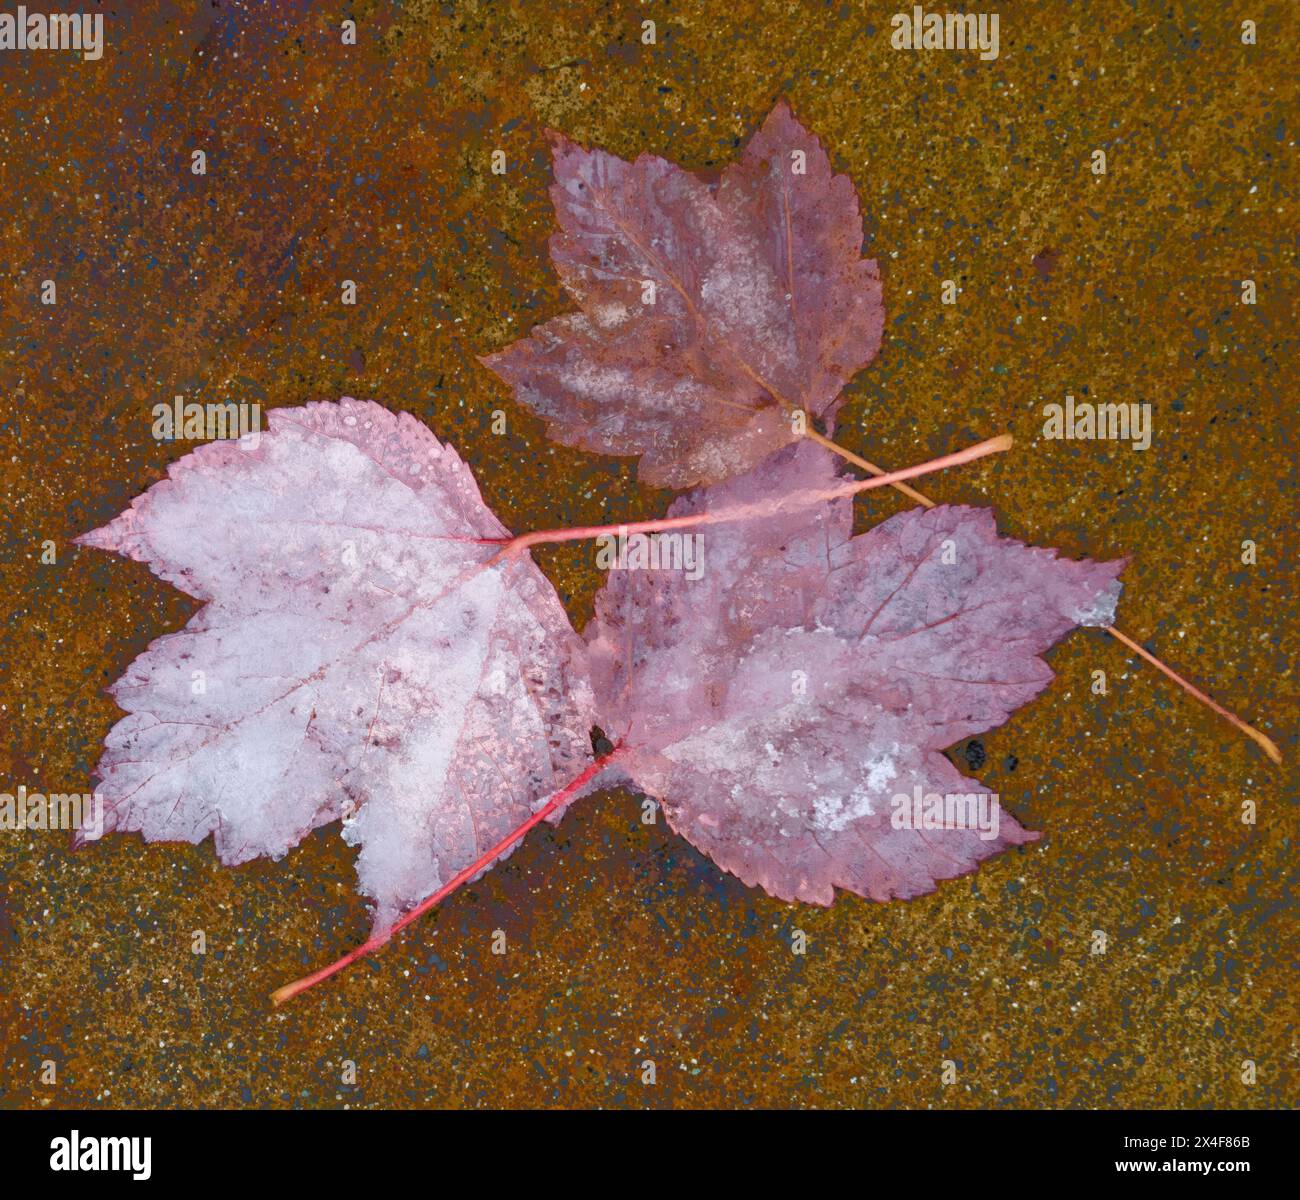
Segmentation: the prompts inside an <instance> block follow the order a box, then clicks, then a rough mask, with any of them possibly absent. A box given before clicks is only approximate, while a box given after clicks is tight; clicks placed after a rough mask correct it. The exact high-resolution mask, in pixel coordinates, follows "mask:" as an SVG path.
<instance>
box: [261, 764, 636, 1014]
mask: <svg viewBox="0 0 1300 1200" xmlns="http://www.w3.org/2000/svg"><path fill="white" fill-rule="evenodd" d="M621 750H622V747H621V746H620V745H616V746H615V747H614V749H613V750H611V751H610V752H609V753H608V754H605V755H603V756H601V757H600V758H598V759H596V761H595V762H593V763H591V764H590V765H589V766H588V767H587V768H586V770H584V771H583V772H582V774H581V775H579V776H578V777H577V778H576V779H574V780H573V781H572V782H571V783H569V784H567V785H565V787H563V788H561V789H560V791H558V792H556V793H555V795H554V796H552V797H551V798H550V799H549V800H548V801H547V802H546V803H545V804H543V805H542V807H541V808H539V809H538V810H537V811H536V812H535V813H533V815H532V816H530V817H529V818H528V820H526V821H524V822H523V823H522V824H520V825H517V826H515V828H514V829H512V830H511V831H510V832H509V833H508V834H506V836H505V837H503V838H502V839H501V840H500V841H499V842H497V844H496V845H495V846H493V847H492V849H490V850H488V851H485V852H484V853H483V854H481V855H480V856H479V857H478V858H476V859H475V860H474V861H473V862H472V863H470V865H469V866H468V867H466V868H465V869H464V870H463V871H460V872H458V873H457V874H456V875H455V876H453V877H452V879H451V881H450V882H449V883H447V884H445V885H444V886H443V887H441V888H439V889H438V891H436V892H434V894H433V895H432V896H430V897H428V899H426V900H422V901H420V903H419V904H417V905H416V906H415V907H414V908H413V909H411V911H410V912H408V913H404V914H403V915H402V916H401V917H400V918H399V919H398V920H397V921H395V922H394V923H393V924H392V925H391V926H389V928H387V929H385V930H384V931H383V932H382V933H376V934H371V935H370V937H369V938H367V939H366V940H365V941H364V942H362V943H361V945H360V946H358V947H356V949H355V950H349V951H348V953H347V954H345V955H343V957H342V958H338V959H335V960H334V962H332V963H330V964H329V966H327V967H322V968H321V969H320V970H319V971H313V972H312V973H311V974H310V975H304V976H303V977H302V978H301V979H296V980H294V982H293V983H286V984H285V985H284V987H282V988H277V989H276V990H275V991H274V992H272V993H271V1003H272V1004H275V1005H277V1006H279V1005H281V1004H283V1003H285V1001H287V1000H292V999H293V998H294V997H295V996H297V995H299V994H300V993H302V992H305V991H306V990H307V989H308V988H310V987H314V986H315V985H316V984H318V983H320V982H321V981H322V980H325V979H328V978H329V977H330V976H331V975H337V974H338V973H339V972H340V971H342V970H343V969H344V968H345V967H350V966H351V965H352V964H353V963H354V962H356V961H357V960H358V959H359V958H364V957H365V956H366V955H367V954H369V953H370V952H371V951H372V950H378V949H379V947H380V946H383V945H384V944H385V943H387V942H388V940H389V939H390V938H391V937H392V936H393V934H395V933H397V932H398V931H399V930H402V929H405V928H406V927H407V926H408V925H410V924H411V923H412V922H413V921H418V920H419V919H420V917H422V916H423V915H424V914H425V913H426V912H428V911H429V909H431V908H432V907H433V906H434V905H435V904H438V903H439V902H440V901H442V900H445V899H446V898H447V897H448V896H450V895H451V894H452V892H454V891H455V890H456V889H457V888H458V887H460V886H461V884H463V883H465V882H467V881H468V880H470V879H472V878H473V877H474V876H475V875H477V874H478V873H479V872H480V871H482V870H483V869H484V868H485V867H487V866H489V865H490V864H491V863H492V862H493V861H494V860H495V859H497V858H498V857H500V855H502V854H503V853H504V852H505V851H506V850H508V849H510V847H511V846H513V845H514V844H515V843H516V842H517V841H519V839H520V838H522V837H523V836H524V835H525V834H526V833H527V832H528V831H529V830H530V829H532V828H533V826H534V825H538V824H540V823H541V822H542V821H544V820H546V818H547V817H549V816H550V815H551V814H552V813H553V812H554V811H555V810H556V809H557V808H559V807H560V806H561V805H563V804H564V802H565V801H566V800H568V799H569V798H570V797H571V796H572V795H573V794H574V793H575V792H576V791H578V790H579V789H580V788H582V787H584V786H585V785H586V784H588V783H590V782H591V781H592V780H593V779H594V778H595V777H596V776H597V775H599V774H600V772H601V771H603V770H604V769H605V768H606V767H607V766H608V765H609V764H610V763H611V762H612V761H613V760H614V759H616V758H617V757H618V756H619V754H620V753H621Z"/></svg>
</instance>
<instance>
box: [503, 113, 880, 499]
mask: <svg viewBox="0 0 1300 1200" xmlns="http://www.w3.org/2000/svg"><path fill="white" fill-rule="evenodd" d="M554 154H555V183H554V185H553V186H552V188H551V196H552V199H553V201H554V203H555V211H556V216H557V219H558V221H559V225H560V229H559V232H557V233H556V234H554V235H553V236H552V238H551V247H550V248H551V259H552V261H553V262H554V264H555V267H556V270H557V271H558V272H559V275H560V279H561V280H562V282H563V283H564V286H565V287H566V288H567V289H568V291H569V293H570V294H571V295H572V296H573V297H574V299H575V300H576V301H577V302H578V304H579V305H580V306H581V308H580V311H578V312H575V313H571V314H568V315H566V316H562V317H559V318H557V319H556V320H553V321H549V322H547V323H546V324H544V325H541V326H539V327H537V328H536V329H534V330H533V331H532V333H531V335H530V336H529V337H527V338H524V339H522V340H520V341H518V342H515V343H514V344H513V345H511V346H508V347H506V348H505V349H504V350H502V351H500V352H499V353H497V354H494V355H491V356H489V357H488V358H486V359H485V360H484V361H485V362H486V363H487V364H488V365H489V366H490V367H491V368H492V369H493V370H494V371H496V372H497V373H498V374H499V375H500V376H501V377H502V378H503V379H505V380H506V381H507V382H509V383H511V384H512V385H514V387H515V390H516V393H517V395H518V397H519V399H520V400H521V401H523V402H524V403H525V404H527V405H528V406H529V407H530V408H532V409H533V410H534V411H535V412H537V413H538V414H539V415H541V416H542V417H544V418H545V419H546V421H547V424H548V428H549V430H550V433H551V435H552V436H553V437H555V438H556V439H557V440H559V441H562V442H565V443H566V444H568V445H574V446H581V447H583V448H584V449H587V450H595V451H599V452H601V453H606V454H624V455H641V456H642V458H641V465H640V474H641V477H642V478H643V479H644V480H645V481H646V482H647V483H652V484H659V485H663V486H668V487H688V486H691V485H693V484H696V483H700V482H704V483H709V482H713V481H716V480H720V479H723V478H726V477H727V476H730V475H734V474H738V473H740V472H743V471H745V470H748V469H749V468H750V467H752V466H754V465H755V464H756V463H758V462H759V461H760V460H761V459H763V458H764V457H765V456H766V455H767V454H768V453H770V452H771V451H772V450H775V449H778V448H780V447H781V446H783V445H786V444H788V443H790V442H792V441H794V440H795V439H796V436H797V434H796V432H795V429H794V426H793V423H792V420H791V413H792V411H793V410H794V409H797V408H803V409H806V410H807V411H808V412H809V413H811V414H812V415H813V416H814V417H818V418H823V419H825V420H827V421H829V420H830V419H832V418H833V416H834V412H835V409H836V408H837V406H838V402H837V397H838V396H839V393H840V390H841V388H842V387H843V386H844V384H845V383H846V382H847V381H848V379H849V378H850V377H851V376H852V375H853V374H854V373H855V372H856V371H857V370H858V369H859V368H860V367H862V366H864V365H865V364H866V363H867V362H869V361H870V360H871V359H872V358H873V357H874V356H875V353H876V350H877V349H878V348H879V345H880V334H881V328H882V326H883V322H884V310H883V308H882V306H881V290H880V280H879V277H878V275H877V272H876V264H875V262H874V261H870V260H865V259H863V258H862V257H861V250H862V221H861V218H860V215H859V212H858V202H857V196H856V195H855V193H854V190H853V185H852V183H851V182H850V181H849V180H848V178H846V177H845V176H842V175H840V176H837V175H835V174H834V173H833V172H832V170H831V166H830V161H829V159H828V158H827V156H826V152H825V151H824V150H823V148H822V146H821V143H820V142H818V140H817V139H816V138H815V137H813V136H812V134H810V133H809V132H808V131H807V130H806V129H804V128H803V127H802V126H801V125H800V124H799V122H798V121H796V120H795V118H794V117H793V115H792V114H791V112H790V110H789V108H788V107H787V106H786V105H785V104H784V103H780V104H778V105H777V107H776V108H775V109H774V110H773V111H772V113H771V115H770V116H769V117H768V119H767V121H766V123H765V124H764V125H763V127H762V129H760V130H759V132H758V133H756V134H755V135H754V137H753V139H752V140H751V141H750V143H749V145H748V147H747V148H746V150H745V152H744V154H743V156H742V157H741V159H740V160H739V161H738V162H737V163H735V164H733V165H732V166H731V167H729V168H728V169H727V170H726V171H725V172H724V173H723V175H722V177H721V179H720V181H718V182H712V181H707V180H704V179H702V178H699V177H697V176H695V175H692V174H690V173H689V172H686V171H683V170H681V169H680V168H679V167H676V166H674V165H673V164H672V163H670V162H667V161H665V160H664V159H662V158H657V157H656V156H654V155H651V154H643V155H641V157H639V158H638V159H637V160H636V161H635V162H626V161H624V160H623V159H620V158H617V157H615V156H614V155H612V154H607V153H605V152H604V151H603V150H584V149H582V148H581V147H580V146H577V145H575V144H574V143H572V142H570V141H568V140H566V139H564V138H562V137H557V138H556V140H555V147H554Z"/></svg>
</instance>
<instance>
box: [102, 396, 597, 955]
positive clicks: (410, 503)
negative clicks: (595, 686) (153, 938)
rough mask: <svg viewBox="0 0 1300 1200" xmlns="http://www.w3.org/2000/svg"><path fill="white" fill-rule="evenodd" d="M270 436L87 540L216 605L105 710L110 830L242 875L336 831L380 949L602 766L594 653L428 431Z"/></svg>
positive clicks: (135, 672)
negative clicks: (209, 848)
mask: <svg viewBox="0 0 1300 1200" xmlns="http://www.w3.org/2000/svg"><path fill="white" fill-rule="evenodd" d="M269 424H270V430H269V432H268V433H266V434H263V435H262V436H261V437H260V439H259V440H258V442H257V444H256V446H255V447H253V446H251V445H250V444H248V443H234V442H214V443H212V444H210V445H206V446H203V447H201V448H200V449H198V450H196V451H195V452H194V453H192V454H189V455H187V456H186V457H185V458H184V459H182V460H181V461H180V462H178V463H176V464H174V465H173V466H172V467H171V469H170V472H169V475H170V478H169V479H167V480H165V481H163V482H161V483H158V484H156V485H155V486H154V487H152V488H150V489H149V490H148V491H147V492H146V493H145V494H144V495H143V496H141V497H140V498H139V499H137V500H136V501H135V502H134V503H133V504H132V505H131V507H130V508H129V509H128V510H127V511H126V512H124V513H123V514H122V515H121V516H119V517H118V518H117V519H116V520H114V521H112V522H111V523H110V524H108V525H106V526H105V527H104V528H102V529H99V530H96V531H95V532H93V533H90V534H87V535H85V536H84V537H82V538H81V539H79V540H80V541H81V543H82V544H84V545H89V546H97V547H99V548H101V549H104V550H112V551H115V552H116V553H119V554H125V555H129V556H130V557H132V558H135V559H138V560H139V561H141V562H144V563H147V564H148V565H149V567H150V568H151V569H152V570H153V571H154V573H155V574H157V575H159V576H161V577H162V578H163V579H165V580H167V581H169V582H170V583H172V584H175V585H176V586H177V587H179V588H181V589H182V590H183V591H185V592H188V593H189V594H190V595H191V596H195V597H197V598H198V599H200V600H204V601H206V602H207V603H206V604H205V605H204V607H203V608H202V609H201V610H200V611H199V612H198V613H197V614H196V615H195V617H194V618H193V619H192V620H191V621H190V622H189V624H188V625H187V626H186V628H185V629H184V630H183V631H181V632H179V633H173V634H168V635H167V636H165V637H162V638H159V639H158V640H157V641H155V642H154V643H153V644H152V645H151V646H150V647H149V648H148V650H147V651H146V652H145V653H144V654H142V655H141V656H140V657H139V658H137V659H136V660H135V661H134V662H133V663H132V664H131V666H130V667H129V668H128V670H127V672H126V673H125V674H124V675H123V676H122V678H121V679H119V680H118V681H117V682H116V683H115V684H114V685H113V686H112V688H111V689H110V691H111V694H112V695H113V697H114V699H115V700H116V701H117V702H118V704H119V705H120V706H121V707H122V708H123V709H125V710H126V713H127V716H126V717H124V718H123V719H122V720H121V721H120V722H118V724H117V725H116V726H114V728H113V729H112V731H111V732H110V733H109V735H108V738H107V741H106V745H105V751H104V755H103V758H102V759H101V761H100V765H99V775H100V777H101V779H102V785H101V787H100V789H99V793H100V795H101V796H102V797H103V799H104V801H105V807H106V814H105V821H104V830H105V831H111V830H117V831H119V832H139V833H140V834H142V835H143V836H144V837H145V838H146V839H147V840H149V841H160V840H179V841H186V842H200V841H202V840H203V839H204V838H206V837H207V836H208V835H209V834H211V835H213V838H214V841H215V845H216V851H217V854H218V855H219V857H220V858H221V860H222V861H223V862H225V863H227V864H235V863H240V862H244V861H246V860H248V859H251V858H254V857H257V856H260V855H268V856H271V857H279V856H280V855H282V854H284V853H285V852H286V851H287V850H288V849H289V848H290V847H292V846H294V845H295V844H296V843H297V842H299V841H300V840H301V839H302V838H303V837H304V836H305V835H306V834H307V833H308V832H309V831H311V830H312V829H315V828H317V827H318V826H321V825H325V824H327V823H329V822H332V821H338V820H341V821H342V822H343V836H344V838H345V839H346V840H347V841H348V842H349V843H350V844H352V845H358V846H360V847H361V852H360V854H359V856H358V859H357V872H358V876H359V879H360V886H361V889H362V891H363V892H364V893H365V894H366V895H368V896H369V897H370V898H371V899H372V900H373V901H374V903H375V911H374V925H375V929H376V930H377V931H384V930H386V929H387V928H388V927H389V926H390V925H391V924H392V923H393V921H394V919H395V918H396V917H397V916H398V914H400V913H401V912H402V911H403V910H405V909H408V908H410V907H411V906H413V905H414V904H416V903H417V902H418V901H420V900H422V899H423V898H425V897H426V896H428V895H430V894H431V893H433V892H434V891H436V890H437V889H438V888H440V887H441V886H443V885H444V884H446V883H447V881H448V880H449V879H451V878H452V877H454V876H455V875H456V874H457V872H458V871H461V870H462V869H463V868H465V867H466V866H467V865H468V864H472V863H474V862H475V861H476V860H478V859H479V858H480V857H481V856H482V855H483V854H484V852H485V851H487V850H488V849H489V848H491V847H492V846H494V845H495V844H497V843H498V842H499V841H501V839H502V838H503V837H504V836H505V835H506V834H507V833H509V832H510V831H512V830H514V829H516V828H517V827H518V826H519V825H520V824H521V823H522V822H524V821H525V820H527V819H528V818H529V816H530V814H532V813H533V812H534V810H535V809H537V808H539V807H540V805H541V803H542V802H543V801H544V800H545V799H546V798H547V797H549V796H551V795H552V794H553V793H554V792H556V791H557V789H559V788H561V787H563V786H565V785H567V784H569V783H570V782H571V781H572V780H573V779H574V777H575V776H576V775H578V773H579V772H580V771H581V770H582V768H583V766H584V765H585V763H586V762H587V761H589V759H590V745H589V740H588V738H589V730H590V727H591V724H592V696H591V689H590V685H589V683H588V679H587V671H586V666H585V661H584V659H585V655H584V651H583V647H582V642H581V639H579V638H578V637H577V635H576V634H575V633H574V632H573V630H572V628H571V626H570V625H569V621H568V618H567V617H566V615H565V613H564V610H563V608H562V607H561V605H560V602H559V599H558V598H557V597H556V595H555V592H554V589H553V588H552V587H551V585H550V583H549V582H548V581H547V579H546V577H545V576H544V575H543V574H542V573H541V572H540V571H539V570H538V569H537V567H536V566H535V565H534V564H533V562H532V560H531V559H530V558H529V557H528V556H527V555H514V556H509V557H508V558H505V559H502V558H499V557H497V552H498V551H499V549H500V545H499V543H500V542H501V541H502V540H503V539H505V538H508V536H509V535H508V534H507V532H506V530H505V529H504V528H503V527H502V525H501V524H500V522H499V521H497V519H496V518H495V517H494V516H493V515H492V514H491V512H490V511H489V510H488V508H487V507H486V505H484V503H483V501H482V499H481V497H480V495H479V491H478V487H477V485H476V484H475V482H474V478H473V476H472V475H471V474H470V472H469V469H468V468H467V467H466V466H465V464H464V463H463V462H462V461H461V460H460V459H459V458H458V457H457V455H456V453H455V451H453V450H452V449H451V448H450V447H449V446H445V445H441V444H439V442H438V441H437V439H436V438H435V437H434V436H433V434H432V433H430V431H429V430H428V429H427V428H426V427H425V426H424V425H423V424H421V423H420V422H419V421H416V420H415V419H413V418H412V417H410V416H408V415H405V414H403V415H401V416H398V415H396V414H394V413H391V412H389V411H387V410H386V409H383V408H381V407H380V406H378V405H376V404H371V403H368V402H361V401H356V400H351V399H345V400H343V401H341V402H339V403H326V404H308V405H306V406H304V407H301V408H287V409H278V410H276V411H274V412H272V413H270V414H269ZM557 819H558V814H557ZM94 836H98V834H92V833H86V832H83V837H85V838H90V837H94Z"/></svg>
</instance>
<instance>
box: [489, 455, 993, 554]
mask: <svg viewBox="0 0 1300 1200" xmlns="http://www.w3.org/2000/svg"><path fill="white" fill-rule="evenodd" d="M1011 445H1012V438H1011V435H1010V434H1009V433H1004V434H1000V435H999V436H998V437H994V438H989V439H988V440H987V441H983V442H979V443H977V444H976V445H974V446H968V447H967V448H966V449H965V450H958V451H956V452H955V453H953V454H945V455H944V456H943V457H942V458H934V459H931V460H930V461H929V462H923V463H918V464H917V465H916V466H913V467H905V468H904V469H903V470H901V471H893V472H890V473H888V474H886V473H885V472H879V473H878V474H877V475H876V477H875V478H872V479H860V480H857V481H855V482H852V483H845V484H843V485H841V486H840V487H835V488H828V489H825V490H823V491H803V492H791V493H789V494H788V495H785V496H782V497H780V498H778V499H776V500H760V501H756V502H754V503H751V504H736V505H732V506H731V507H729V508H721V509H714V510H713V511H711V512H700V513H690V514H688V515H686V516H681V517H662V518H659V519H657V520H653V521H627V522H624V523H623V524H620V525H585V526H580V527H578V528H575V529H542V530H538V531H537V532H535V533H521V534H520V535H519V536H518V537H515V538H511V539H510V540H509V541H508V542H506V544H505V546H504V547H503V548H502V550H501V553H500V554H498V555H497V557H496V559H494V560H493V561H494V562H495V561H497V560H499V559H503V558H510V557H513V556H515V555H518V554H522V553H523V552H524V551H525V550H528V549H529V548H530V547H532V546H538V545H542V544H545V543H551V542H575V541H582V540H584V539H586V538H594V537H603V536H606V535H609V534H624V535H627V534H633V533H661V532H663V531H664V530H668V529H688V528H691V527H693V526H696V525H716V524H719V523H721V522H724V521H744V520H751V519H753V518H754V517H766V516H771V515H772V514H773V513H776V512H780V511H786V510H788V509H790V508H795V507H802V506H803V505H813V504H822V503H825V502H826V501H827V500H838V499H840V498H842V497H844V496H853V495H856V494H857V493H858V492H865V491H869V490H871V489H872V488H878V487H891V486H892V487H900V486H902V483H903V481H904V480H906V479H913V478H915V477H916V476H918V475H928V474H929V473H930V472H931V471H941V470H943V469H944V468H946V467H958V466H961V465H962V464H963V463H968V462H973V461H974V460H975V459H977V458H984V457H985V456H986V455H989V454H999V453H1001V452H1002V451H1004V450H1009V449H1010V448H1011ZM908 490H909V491H910V489H908Z"/></svg>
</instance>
